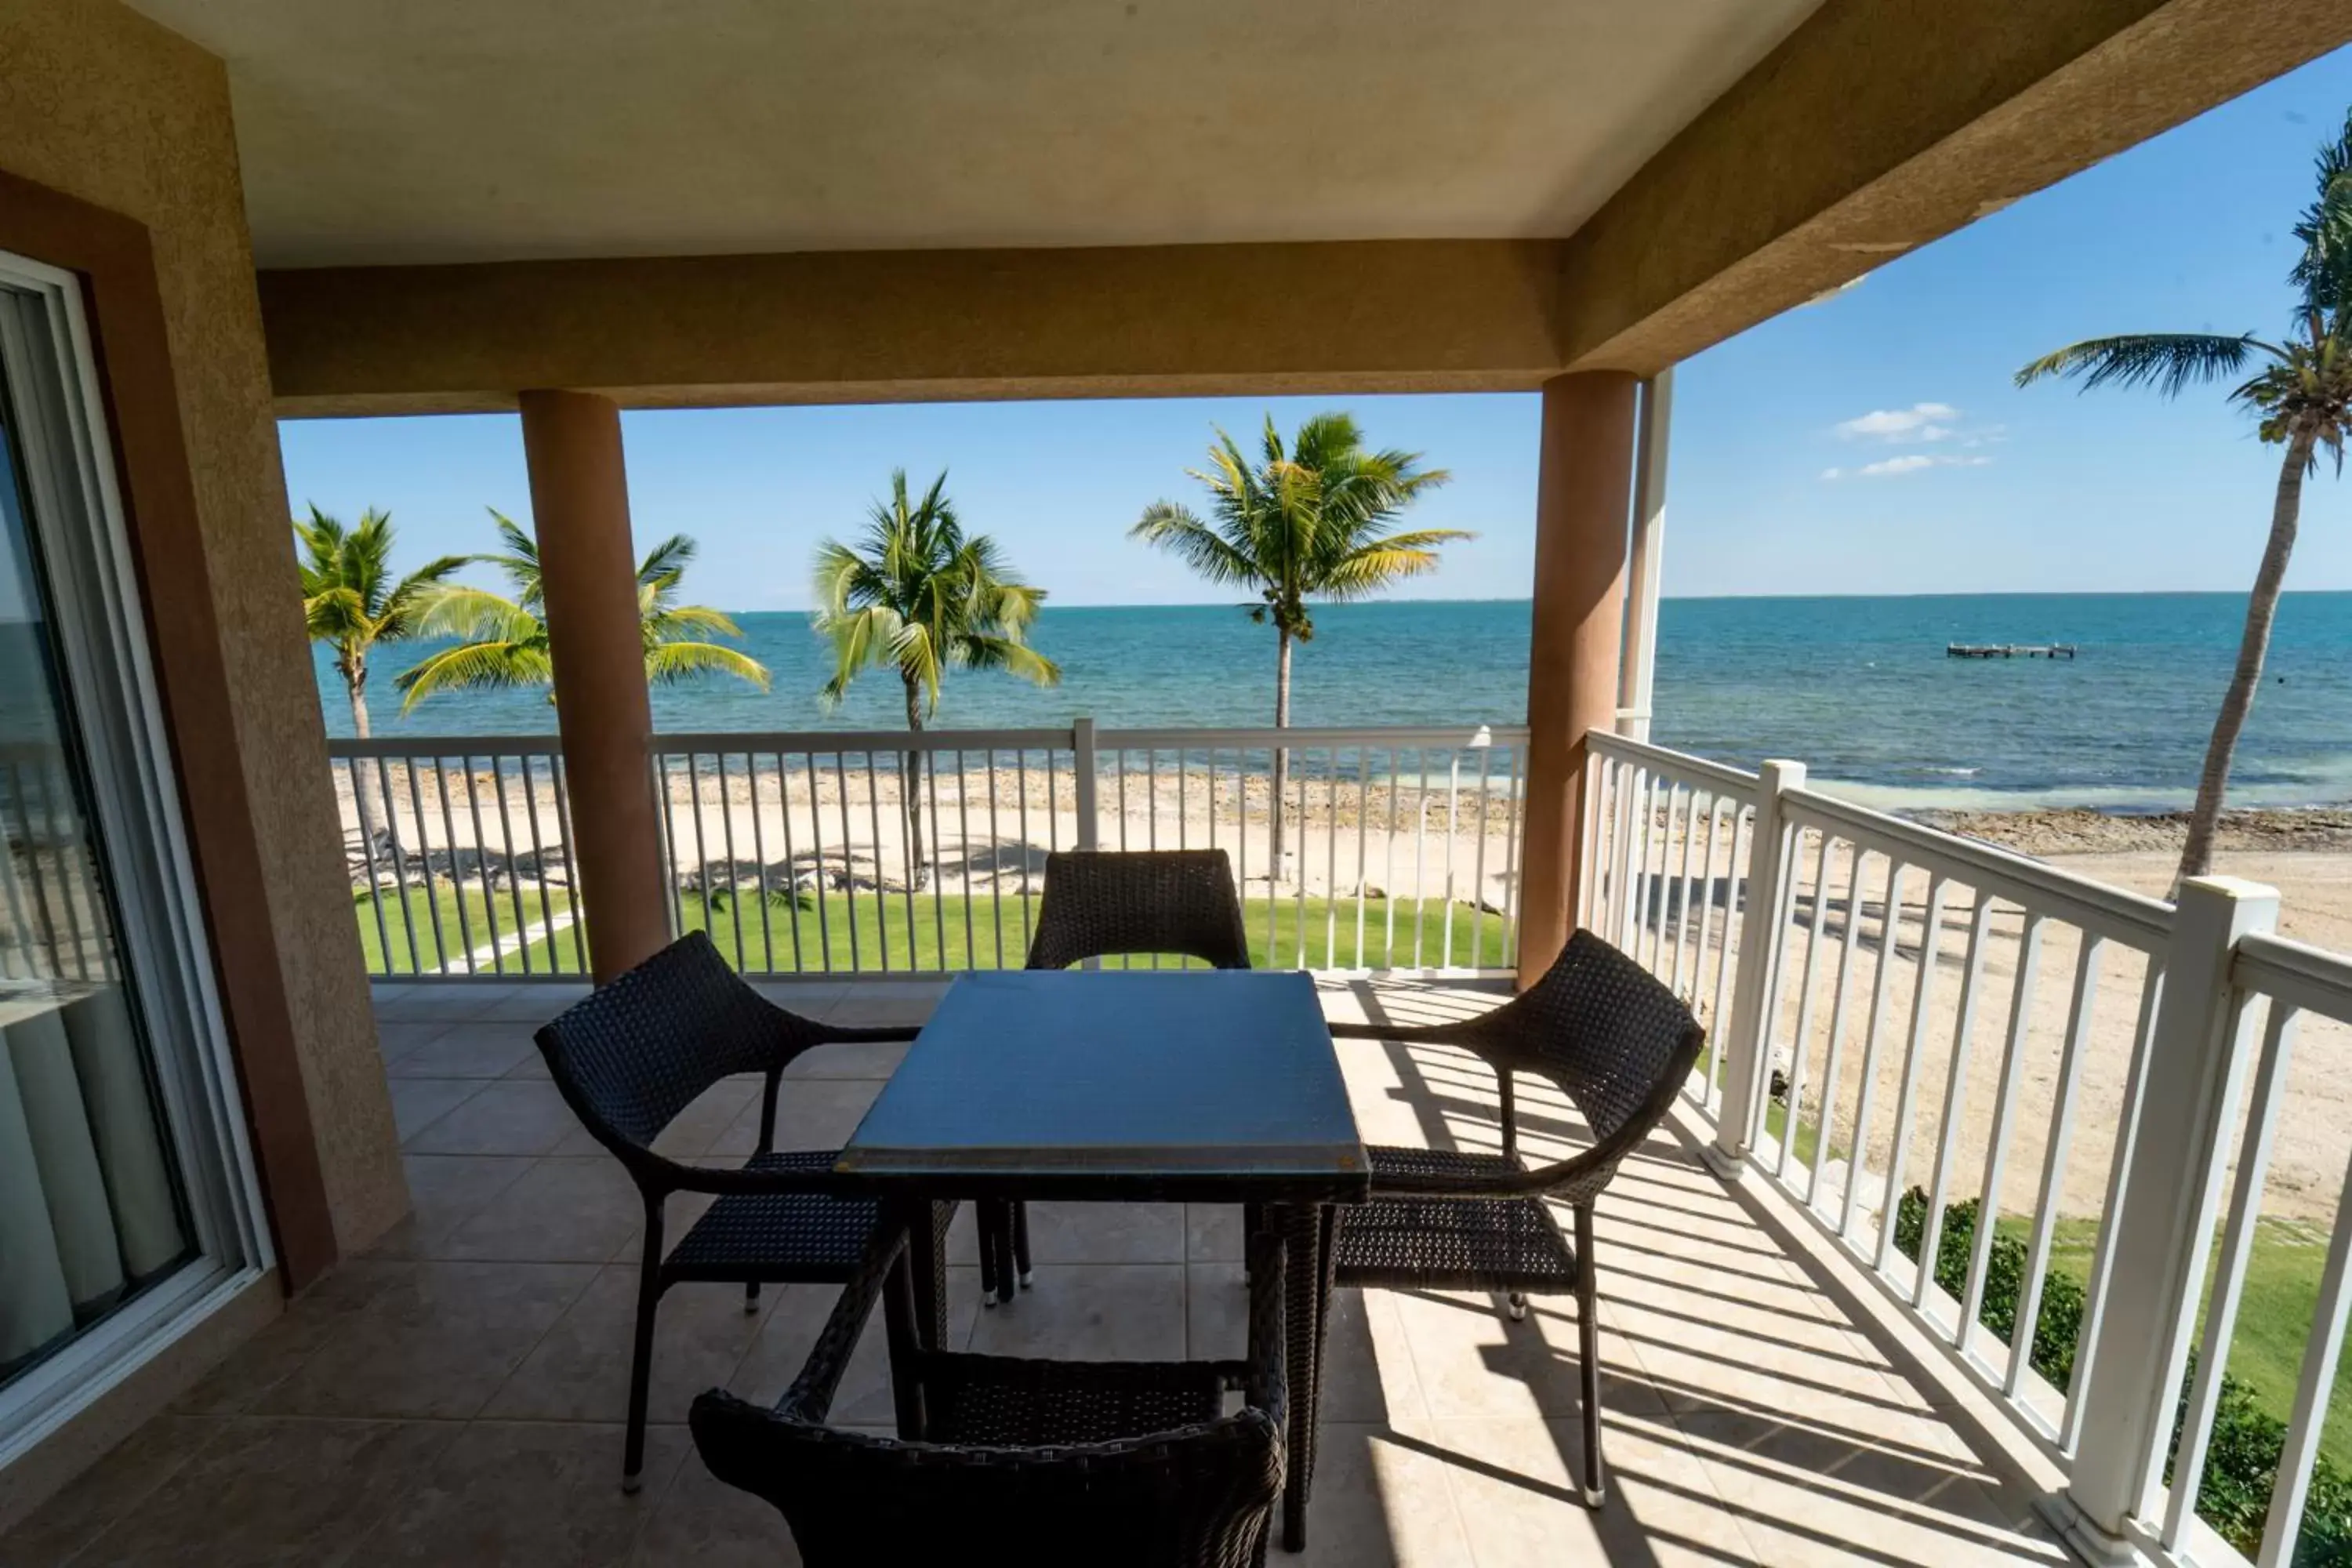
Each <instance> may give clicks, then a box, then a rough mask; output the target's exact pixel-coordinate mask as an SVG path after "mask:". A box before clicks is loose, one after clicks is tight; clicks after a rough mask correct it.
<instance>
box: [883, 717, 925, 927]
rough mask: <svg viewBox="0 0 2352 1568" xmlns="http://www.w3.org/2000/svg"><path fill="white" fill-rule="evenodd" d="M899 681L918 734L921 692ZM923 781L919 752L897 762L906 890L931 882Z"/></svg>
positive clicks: (911, 726) (911, 725) (911, 723)
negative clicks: (904, 812)
mask: <svg viewBox="0 0 2352 1568" xmlns="http://www.w3.org/2000/svg"><path fill="white" fill-rule="evenodd" d="M898 679H899V681H900V683H901V684H903V685H904V686H905V687H906V689H907V728H908V729H909V730H915V731H920V730H921V729H922V727H923V693H922V689H921V688H920V687H919V686H918V685H916V683H915V682H914V681H912V680H910V679H908V678H907V677H906V676H904V675H901V676H900V677H899V678H898ZM923 778H924V770H923V753H922V752H907V753H906V754H905V755H903V756H901V757H900V758H899V759H898V795H899V799H900V802H901V804H902V805H905V807H906V810H907V881H908V886H910V887H915V888H920V887H923V886H925V885H927V884H928V883H929V881H930V876H929V870H930V868H929V866H928V865H926V864H925V862H924V860H923V810H922V804H921V801H920V800H919V795H920V794H921V793H922V790H921V785H922V780H923ZM875 853H876V854H877V857H878V856H879V854H880V853H881V846H880V845H878V844H877V845H876V846H875ZM909 940H912V939H911V938H910V939H909Z"/></svg>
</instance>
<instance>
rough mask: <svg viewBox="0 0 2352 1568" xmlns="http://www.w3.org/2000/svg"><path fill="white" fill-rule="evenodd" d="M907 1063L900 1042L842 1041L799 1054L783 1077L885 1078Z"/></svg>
mask: <svg viewBox="0 0 2352 1568" xmlns="http://www.w3.org/2000/svg"><path fill="white" fill-rule="evenodd" d="M906 1059H907V1042H905V1041H903V1040H845V1041H843V1042H841V1043H840V1044H838V1045H831V1046H819V1047H816V1048H815V1049H814V1050H810V1051H803V1052H802V1053H801V1054H800V1055H799V1056H797V1057H795V1058H793V1061H792V1065H791V1066H789V1067H787V1068H784V1077H785V1078H787V1079H803V1078H888V1077H889V1076H890V1075H891V1074H892V1073H894V1072H897V1071H898V1064H899V1063H900V1062H902V1061H904V1060H906Z"/></svg>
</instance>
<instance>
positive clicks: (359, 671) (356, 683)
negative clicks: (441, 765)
mask: <svg viewBox="0 0 2352 1568" xmlns="http://www.w3.org/2000/svg"><path fill="white" fill-rule="evenodd" d="M335 668H337V669H338V670H340V671H341V673H342V677H343V691H344V694H345V695H346V696H348V697H349V698H350V699H351V700H352V735H353V736H355V737H357V738H358V739H360V740H362V741H364V740H367V739H369V738H370V730H369V726H368V706H367V665H366V664H365V663H364V662H363V661H362V659H359V658H349V659H339V660H337V661H336V665H335ZM360 763H361V759H359V758H357V757H354V758H352V805H353V806H354V807H355V808H356V809H357V810H358V813H359V819H360V842H361V843H362V844H364V845H373V844H374V843H375V805H374V804H373V802H372V801H371V800H370V799H369V797H368V792H367V783H366V781H365V780H364V779H362V777H361V773H362V769H361V765H360ZM368 853H369V852H368V851H367V850H362V851H361V854H360V863H361V864H362V866H364V865H365V864H366V863H367V858H368Z"/></svg>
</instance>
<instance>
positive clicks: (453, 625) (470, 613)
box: [416, 583, 547, 642]
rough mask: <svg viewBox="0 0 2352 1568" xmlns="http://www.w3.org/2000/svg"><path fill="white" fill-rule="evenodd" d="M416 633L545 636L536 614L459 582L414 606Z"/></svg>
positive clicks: (486, 638) (518, 638) (485, 638)
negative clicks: (415, 607)
mask: <svg viewBox="0 0 2352 1568" xmlns="http://www.w3.org/2000/svg"><path fill="white" fill-rule="evenodd" d="M416 632H417V635H418V636H420V637H458V638H462V639H464V640H466V641H468V642H525V641H529V640H530V639H531V638H532V637H539V638H541V639H542V640H543V639H544V638H545V637H546V635H547V634H546V628H545V627H544V626H542V625H541V622H540V619H539V617H538V616H534V615H532V614H531V613H530V611H529V610H527V609H525V608H524V607H523V606H522V605H518V604H516V603H515V602H514V601H513V600H512V599H508V598H502V597H500V596H499V595H496V594H493V593H491V592H490V591H489V590H488V589H487V588H472V587H467V586H466V585H465V584H460V583H452V584H446V585H444V586H442V587H440V588H437V589H436V590H434V591H433V592H432V593H431V594H430V595H426V597H425V601H424V603H423V604H422V605H420V606H419V607H418V613H417V616H416Z"/></svg>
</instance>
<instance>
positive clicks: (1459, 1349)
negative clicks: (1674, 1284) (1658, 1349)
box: [1388, 1290, 1633, 1420]
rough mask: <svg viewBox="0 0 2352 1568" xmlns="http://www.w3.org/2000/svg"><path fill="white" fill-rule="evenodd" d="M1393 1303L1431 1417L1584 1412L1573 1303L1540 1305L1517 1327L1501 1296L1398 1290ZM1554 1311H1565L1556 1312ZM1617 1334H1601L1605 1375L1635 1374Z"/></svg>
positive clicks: (1543, 1302)
mask: <svg viewBox="0 0 2352 1568" xmlns="http://www.w3.org/2000/svg"><path fill="white" fill-rule="evenodd" d="M1388 1294H1389V1296H1390V1299H1391V1301H1392V1302H1393V1303H1394V1306H1395V1310H1396V1315H1397V1320H1398V1322H1399V1323H1400V1325H1401V1326H1402V1332H1403V1338H1404V1341H1405V1342H1406V1343H1407V1344H1408V1345H1410V1346H1411V1348H1412V1364H1413V1370H1414V1373H1415V1375H1416V1377H1417V1379H1418V1381H1419V1384H1420V1387H1421V1396H1422V1400H1423V1405H1424V1406H1425V1408H1426V1409H1427V1410H1428V1411H1429V1414H1430V1415H1432V1416H1434V1417H1436V1418H1438V1419H1441V1420H1447V1419H1461V1418H1465V1417H1485V1418H1498V1417H1507V1416H1543V1415H1559V1416H1566V1415H1575V1414H1576V1413H1577V1410H1578V1408H1579V1386H1580V1384H1579V1378H1580V1375H1581V1374H1580V1372H1579V1370H1578V1364H1577V1332H1576V1323H1575V1320H1574V1318H1573V1317H1572V1316H1570V1315H1568V1314H1570V1313H1572V1312H1573V1311H1574V1308H1573V1306H1572V1305H1566V1304H1565V1303H1566V1299H1565V1298H1562V1299H1560V1302H1559V1303H1555V1302H1554V1301H1553V1300H1551V1299H1549V1298H1542V1299H1538V1301H1537V1302H1535V1303H1533V1305H1534V1306H1536V1307H1538V1308H1540V1309H1543V1310H1530V1311H1529V1312H1528V1316H1527V1318H1526V1319H1525V1320H1524V1321H1519V1322H1512V1321H1510V1320H1509V1319H1508V1317H1507V1316H1506V1315H1505V1313H1504V1310H1503V1306H1502V1301H1501V1299H1500V1298H1499V1297H1496V1296H1491V1295H1488V1294H1486V1293H1485V1292H1476V1293H1473V1292H1467V1291H1418V1290H1400V1291H1393V1292H1390V1293H1388ZM1556 1305H1558V1306H1559V1307H1560V1308H1561V1310H1559V1312H1558V1314H1557V1315H1556V1314H1555V1311H1554V1310H1552V1309H1553V1308H1554V1307H1555V1306H1556ZM1612 1337H1613V1336H1612V1335H1610V1334H1609V1333H1607V1332H1606V1331H1605V1330H1604V1331H1603V1333H1602V1334H1601V1358H1602V1367H1603V1370H1604V1372H1605V1373H1614V1374H1618V1375H1623V1374H1626V1373H1632V1372H1633V1365H1632V1363H1631V1361H1630V1358H1625V1360H1624V1362H1623V1365H1622V1372H1621V1371H1620V1368H1619V1365H1618V1364H1617V1363H1616V1362H1615V1361H1613V1360H1612V1356H1615V1355H1622V1347H1621V1345H1615V1344H1612Z"/></svg>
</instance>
